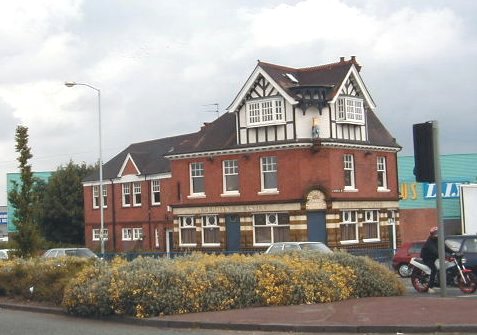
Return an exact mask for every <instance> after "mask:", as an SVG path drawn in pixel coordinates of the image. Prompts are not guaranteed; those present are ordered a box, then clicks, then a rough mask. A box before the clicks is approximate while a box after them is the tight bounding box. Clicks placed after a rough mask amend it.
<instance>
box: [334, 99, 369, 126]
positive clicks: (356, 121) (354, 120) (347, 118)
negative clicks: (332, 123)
mask: <svg viewBox="0 0 477 335" xmlns="http://www.w3.org/2000/svg"><path fill="white" fill-rule="evenodd" d="M341 101H342V102H343V104H342V106H343V108H344V110H343V111H341V110H340V105H341V103H340V102H341ZM348 102H350V103H352V104H353V109H354V110H356V108H357V107H356V106H355V105H354V104H355V103H356V102H361V107H360V108H361V109H360V111H359V113H356V112H355V111H353V112H352V113H351V115H353V117H350V115H349V113H348ZM358 108H359V107H358ZM336 112H337V113H336V122H337V123H351V124H357V125H364V100H363V99H361V98H356V97H339V98H338V99H337V101H336ZM341 113H343V115H344V116H340V114H341ZM357 114H359V115H360V116H361V119H359V118H357V117H356V115H357Z"/></svg>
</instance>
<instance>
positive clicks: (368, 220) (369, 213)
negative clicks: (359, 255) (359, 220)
mask: <svg viewBox="0 0 477 335" xmlns="http://www.w3.org/2000/svg"><path fill="white" fill-rule="evenodd" d="M379 218H380V213H379V210H377V209H366V210H365V211H364V218H363V225H362V226H363V242H378V241H381V234H380V223H379V222H380V220H379ZM371 225H376V226H375V235H376V236H374V237H372V236H369V234H368V229H367V226H371ZM369 232H370V230H369Z"/></svg>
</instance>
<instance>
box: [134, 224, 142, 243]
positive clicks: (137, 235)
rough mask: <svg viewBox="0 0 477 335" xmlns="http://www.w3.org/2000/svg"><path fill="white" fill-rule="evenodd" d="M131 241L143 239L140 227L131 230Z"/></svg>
mask: <svg viewBox="0 0 477 335" xmlns="http://www.w3.org/2000/svg"><path fill="white" fill-rule="evenodd" d="M132 236H133V241H142V239H143V238H144V230H143V228H142V227H136V228H133V229H132Z"/></svg>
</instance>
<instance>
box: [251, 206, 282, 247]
mask: <svg viewBox="0 0 477 335" xmlns="http://www.w3.org/2000/svg"><path fill="white" fill-rule="evenodd" d="M263 214H264V215H265V216H266V221H265V225H255V215H263ZM278 214H281V212H273V213H272V212H270V213H253V214H252V232H253V246H254V247H267V246H270V244H272V243H274V239H273V237H274V234H273V228H274V227H290V223H289V224H278ZM270 215H276V218H277V221H276V223H269V222H268V220H269V217H270ZM255 227H270V230H271V232H270V243H257V242H256V237H255Z"/></svg>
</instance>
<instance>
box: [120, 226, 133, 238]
mask: <svg viewBox="0 0 477 335" xmlns="http://www.w3.org/2000/svg"><path fill="white" fill-rule="evenodd" d="M132 230H133V229H132V228H127V227H126V228H123V229H121V240H122V241H132V239H133V237H132V236H133V235H132Z"/></svg>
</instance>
